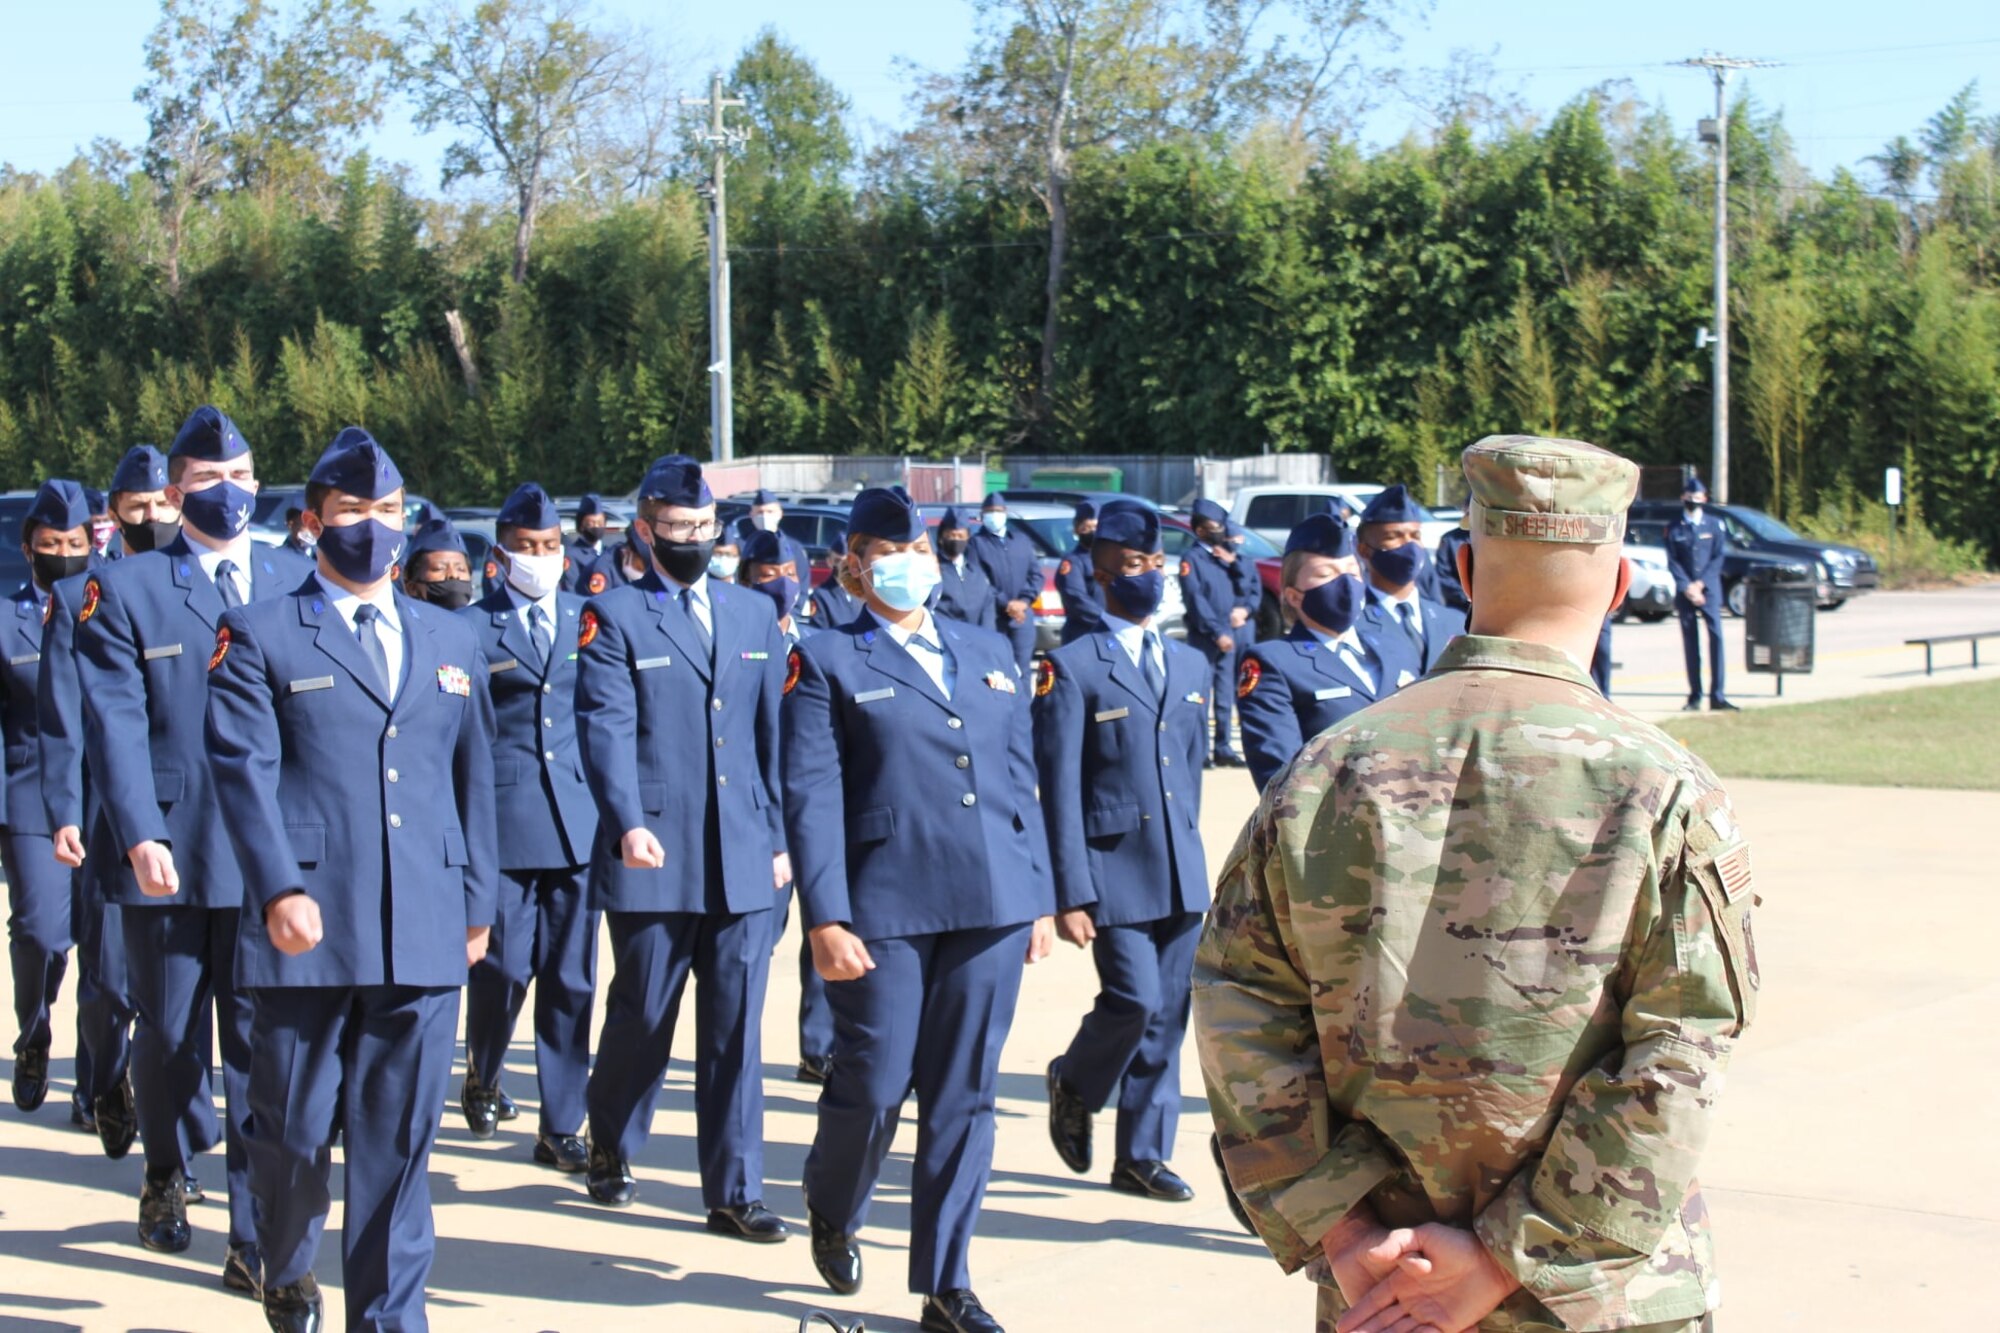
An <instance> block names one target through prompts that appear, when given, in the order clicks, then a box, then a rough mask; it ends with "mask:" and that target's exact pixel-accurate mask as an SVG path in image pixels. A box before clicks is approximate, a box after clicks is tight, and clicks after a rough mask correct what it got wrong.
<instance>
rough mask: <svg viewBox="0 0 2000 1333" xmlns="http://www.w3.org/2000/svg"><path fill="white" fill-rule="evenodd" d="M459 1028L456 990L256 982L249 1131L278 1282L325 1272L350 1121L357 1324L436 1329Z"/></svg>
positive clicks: (345, 1231) (347, 1249)
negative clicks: (445, 1115)
mask: <svg viewBox="0 0 2000 1333" xmlns="http://www.w3.org/2000/svg"><path fill="white" fill-rule="evenodd" d="M457 1031H458V991H457V990H456V989H442V988H440V989H426V988H422V987H416V986H353V987H348V986H275V987H265V988H261V989H259V990H258V991H257V992H256V1018H255V1020H254V1022H253V1025H252V1029H251V1036H250V1045H251V1050H252V1055H253V1064H252V1067H251V1073H250V1080H249V1085H250V1086H249V1096H250V1117H249V1120H250V1125H249V1133H248V1140H249V1149H250V1183H251V1186H252V1188H253V1189H255V1191H256V1196H257V1204H258V1209H259V1211H258V1218H259V1222H260V1236H261V1239H262V1242H263V1248H264V1282H265V1284H266V1285H267V1286H271V1285H280V1284H284V1283H291V1282H297V1281H298V1280H299V1279H300V1278H302V1277H304V1276H305V1275H306V1274H307V1273H309V1272H311V1271H312V1267H313V1260H314V1258H315V1256H316V1255H317V1254H318V1253H319V1240H320V1233H321V1232H322V1231H323V1230H324V1229H325V1227H326V1213H327V1208H328V1207H329V1205H330V1204H331V1203H332V1198H333V1196H332V1193H331V1192H330V1190H329V1189H328V1182H329V1179H330V1177H331V1174H332V1170H333V1132H334V1128H335V1126H336V1125H338V1126H340V1127H342V1129H343V1132H344V1134H345V1138H346V1143H347V1156H346V1171H345V1181H344V1188H343V1191H342V1200H343V1208H344V1210H345V1211H344V1214H343V1216H344V1220H343V1222H342V1224H341V1228H340V1255H341V1275H342V1285H343V1287H344V1288H345V1293H344V1294H345V1296H346V1299H347V1327H348V1328H349V1329H370V1330H389V1329H394V1330H397V1331H398V1333H423V1330H425V1329H428V1328H429V1327H430V1324H429V1321H428V1320H427V1319H426V1318H425V1315H424V1281H425V1279H426V1278H428V1277H429V1276H430V1270H431V1255H432V1250H433V1242H432V1229H431V1187H430V1177H429V1160H430V1153H431V1145H432V1143H433V1142H435V1140H436V1139H437V1130H438V1115H439V1111H440V1108H442V1107H443V1106H444V1100H445V1096H446V1093H447V1091H448V1089H449V1086H450V1082H451V1059H452V1048H453V1046H454V1045H455V1042H456V1035H457Z"/></svg>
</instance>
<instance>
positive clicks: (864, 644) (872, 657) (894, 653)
mask: <svg viewBox="0 0 2000 1333" xmlns="http://www.w3.org/2000/svg"><path fill="white" fill-rule="evenodd" d="M931 624H932V626H933V627H934V629H935V627H938V626H940V625H942V624H943V622H942V621H940V620H938V619H937V617H935V616H933V617H932V618H931ZM936 632H937V633H939V634H942V633H943V632H944V631H943V630H942V629H936ZM854 644H855V646H856V647H857V648H859V649H860V650H861V651H862V652H863V653H864V654H866V655H867V658H868V665H869V666H871V667H873V668H874V669H875V670H877V671H880V672H881V673H882V674H883V675H885V676H887V677H889V678H890V679H891V680H897V681H901V682H902V683H903V684H905V685H907V686H909V687H910V688H911V689H913V690H915V691H916V692H917V693H919V694H921V695H923V696H924V697H925V698H926V699H929V700H930V701H931V702H932V703H935V704H938V705H939V706H941V707H945V708H949V707H951V700H949V699H947V698H945V697H944V693H943V691H941V690H939V689H938V687H937V685H936V684H935V683H934V682H933V681H932V680H931V677H930V673H929V672H927V671H925V670H924V669H923V668H922V667H920V666H918V665H917V659H916V658H914V657H912V656H910V652H909V650H908V649H907V648H904V647H903V646H902V645H901V644H899V643H897V642H896V641H895V640H894V639H892V638H890V637H889V631H887V630H885V629H883V628H881V627H880V626H879V625H870V626H869V627H868V628H866V629H863V630H862V631H861V633H859V634H857V635H856V636H855V638H854ZM946 651H951V649H949V648H948V649H946ZM958 657H959V668H960V674H961V679H960V680H959V682H958V687H959V689H961V690H963V689H964V688H965V684H966V682H965V681H964V679H962V677H963V673H964V667H965V662H964V654H963V653H960V654H958Z"/></svg>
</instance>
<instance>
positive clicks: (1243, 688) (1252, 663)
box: [1236, 657, 1264, 699]
mask: <svg viewBox="0 0 2000 1333" xmlns="http://www.w3.org/2000/svg"><path fill="white" fill-rule="evenodd" d="M1262 679H1264V664H1263V663H1262V662H1259V661H1258V660H1257V659H1256V658H1254V657H1246V658H1244V659H1243V665H1242V667H1241V668H1239V669H1238V670H1237V672H1236V697H1237V698H1239V699H1244V698H1248V697H1249V695H1250V692H1251V691H1252V690H1254V689H1256V688H1257V682H1258V681H1260V680H1262Z"/></svg>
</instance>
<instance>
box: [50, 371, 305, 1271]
mask: <svg viewBox="0 0 2000 1333" xmlns="http://www.w3.org/2000/svg"><path fill="white" fill-rule="evenodd" d="M167 469H168V471H167V476H168V486H167V499H168V500H169V501H170V502H171V503H173V504H175V505H177V506H178V507H179V509H180V513H181V519H182V526H181V534H180V535H179V536H178V537H176V538H175V539H174V540H173V541H172V542H170V543H168V544H167V545H165V546H163V547H160V548H159V549H158V550H155V551H153V552H151V553H149V554H143V555H133V556H128V557H127V558H126V559H124V560H120V561H118V562H117V563H116V564H113V565H108V566H105V567H104V568H103V569H101V570H99V571H98V572H97V573H95V574H92V575H91V576H90V577H89V579H88V581H87V582H86V583H85V584H84V590H83V602H82V605H81V606H80V607H79V608H78V609H77V627H76V649H77V655H78V662H79V669H80V671H81V674H82V685H83V704H84V723H85V725H84V738H85V749H86V756H87V762H88V764H89V768H90V773H91V777H92V781H93V783H94V784H95V785H96V787H97V789H98V791H99V793H100V794H101V796H102V798H103V817H102V822H103V823H104V824H105V825H106V826H107V827H108V833H109V836H110V843H109V847H110V849H111V850H110V855H111V856H113V857H115V858H116V859H119V860H122V861H123V862H124V866H123V868H122V869H121V871H120V874H119V879H118V882H117V884H116V886H115V887H114V888H113V890H112V893H111V897H112V900H113V901H115V902H117V903H119V904H120V905H121V906H122V908H123V909H124V913H123V915H124V921H123V924H124V929H125V944H126V963H127V967H128V969H129V976H130V981H131V986H132V998H133V1000H134V1001H135V1002H136V1004H137V1005H138V1009H139V1024H138V1029H137V1033H136V1036H135V1039H134V1042H133V1050H132V1064H133V1086H134V1089H135V1091H136V1092H137V1095H138V1111H139V1132H140V1136H141V1139H142V1141H143V1143H144V1147H145V1157H146V1172H145V1185H144V1189H143V1191H142V1192H141V1195H140V1203H139V1239H140V1242H141V1243H142V1244H144V1245H145V1246H146V1247H147V1248H149V1249H154V1250H161V1251H165V1252H168V1253H174V1252H178V1251H181V1250H185V1249H186V1248H187V1247H188V1243H189V1240H190V1234H189V1231H188V1224H187V1199H188V1187H187V1177H188V1168H189V1166H190V1164H191V1162H192V1159H193V1157H194V1155H195V1154H197V1153H200V1152H202V1151H205V1150H206V1149H207V1148H209V1147H210V1146H212V1134H213V1131H212V1130H211V1129H209V1125H210V1124H212V1121H211V1120H210V1119H209V1117H210V1115H211V1114H212V1113H211V1111H210V1107H209V1100H208V1099H209V1096H210V1093H209V1088H208V1079H209V1058H210V1057H209V1035H208V1034H209V1031H210V1020H209V1019H208V1017H207V1014H208V1012H209V1009H210V1006H211V1005H213V1015H214V1017H213V1029H214V1032H215V1035H216V1036H217V1037H218V1038H219V1040H220V1045H221V1050H222V1083H223V1098H224V1102H225V1110H226V1118H227V1134H226V1137H225V1147H226V1152H225V1165H226V1169H227V1171H228V1180H229V1246H228V1250H227V1252H226V1253H225V1255H224V1260H223V1282H224V1283H225V1285H227V1286H229V1287H230V1288H231V1289H233V1290H238V1291H244V1292H251V1293H254V1292H255V1291H256V1290H257V1286H258V1282H257V1274H258V1271H259V1268H258V1264H259V1259H258V1253H257V1230H256V1218H255V1214H254V1212H253V1209H252V1206H251V1198H250V1189H249V1186H248V1183H247V1180H246V1178H245V1170H246V1167H245V1157H244V1148H243V1141H244V1129H245V1116H246V1105H247V1103H246V1095H247V1089H248V1079H249V1070H250V1007H251V1006H250V1000H249V997H248V996H247V995H245V994H244V993H243V992H242V990H241V989H240V988H239V987H238V985H237V980H236V948H237V925H238V920H239V918H240V917H241V916H242V906H243V876H242V872H241V870H240V869H239V868H238V865H237V859H236V851H235V849H234V848H233V847H232V846H231V844H230V841H229V838H228V836H227V833H226V832H225V829H227V828H233V827H234V826H235V825H234V821H235V818H236V813H237V812H236V810H235V809H234V808H233V807H227V808H226V807H225V804H224V803H223V802H220V801H218V800H217V799H216V797H215V790H214V785H213V783H212V782H211V780H210V774H209V763H208V750H207V747H206V746H205V744H204V742H203V737H202V723H201V718H202V710H203V704H204V701H205V700H206V698H207V694H208V676H207V672H206V671H205V670H204V665H205V663H206V661H207V657H206V650H207V648H208V646H209V645H210V644H212V643H213V642H214V640H215V631H216V627H217V625H218V624H219V623H220V621H221V618H222V615H223V613H224V612H225V611H227V610H230V609H231V608H234V607H237V606H242V605H244V604H245V603H248V602H251V601H262V600H269V599H272V598H277V597H281V596H283V595H284V594H286V593H289V592H291V591H292V590H293V589H295V588H297V587H298V586H299V584H300V583H301V582H302V581H303V580H304V579H305V577H307V575H308V574H309V572H310V571H309V569H307V568H306V567H304V565H303V562H301V561H300V560H299V559H298V558H297V557H296V556H293V555H292V554H290V553H289V552H285V551H280V550H278V549H277V548H275V547H263V546H257V545H255V544H254V543H253V542H252V541H251V540H250V537H249V534H248V528H249V523H250V512H251V505H252V501H253V500H254V499H255V498H256V493H257V480H256V472H255V468H254V466H253V463H252V460H251V456H250V446H249V445H248V444H247V443H245V442H244V439H243V436H242V435H241V433H240V432H238V431H237V429H236V425H235V423H234V422H232V421H231V420H230V419H229V418H228V417H227V416H225V415H223V414H222V413H221V412H220V411H218V410H217V409H215V408H213V407H200V408H196V409H195V411H194V412H193V413H192V414H191V415H190V416H189V417H188V419H187V421H186V423H185V424H184V425H182V427H181V429H180V433H179V434H178V435H177V436H176V437H175V440H174V445H173V448H172V449H171V450H170V451H169V452H168V455H167ZM141 737H144V738H145V744H146V745H147V746H148V748H149V750H150V758H151V762H150V763H142V762H135V756H134V754H133V750H132V747H133V746H135V745H137V744H139V743H140V738H141ZM225 813H226V814H227V816H228V817H227V818H225ZM99 845H102V844H99ZM204 1139H206V1140H209V1141H207V1142H204V1141H203V1140H204Z"/></svg>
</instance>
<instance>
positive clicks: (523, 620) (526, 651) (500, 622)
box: [493, 592, 543, 675]
mask: <svg viewBox="0 0 2000 1333" xmlns="http://www.w3.org/2000/svg"><path fill="white" fill-rule="evenodd" d="M501 596H503V597H506V596H507V595H506V594H505V593H504V592H503V593H502V594H501ZM493 627H494V628H495V629H497V630H499V631H500V647H501V648H502V649H504V650H505V651H506V652H509V653H511V654H513V657H514V660H515V661H516V662H519V663H520V664H521V666H522V667H523V668H525V669H526V670H527V671H528V672H529V673H530V674H531V675H541V674H543V669H542V663H541V659H540V658H539V657H537V656H536V653H535V642H534V640H533V639H532V638H530V637H529V635H528V618H527V616H525V615H523V614H522V613H521V608H519V607H517V606H515V605H514V599H513V598H511V597H507V609H506V610H504V611H495V612H494V613H493Z"/></svg>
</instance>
